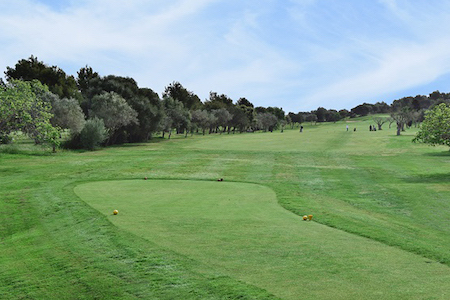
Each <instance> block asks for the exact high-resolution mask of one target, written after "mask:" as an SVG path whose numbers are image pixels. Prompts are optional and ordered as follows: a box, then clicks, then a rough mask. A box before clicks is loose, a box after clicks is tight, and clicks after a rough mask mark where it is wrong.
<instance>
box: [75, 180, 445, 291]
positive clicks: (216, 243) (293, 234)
mask: <svg viewBox="0 0 450 300" xmlns="http://www.w3.org/2000/svg"><path fill="white" fill-rule="evenodd" d="M75 191H76V193H77V194H78V195H80V197H81V198H82V199H84V200H85V201H86V202H87V203H89V204H90V205H92V206H93V207H95V208H96V209H98V210H99V211H100V212H102V214H104V215H105V216H108V218H109V219H110V220H111V222H112V223H113V224H115V225H117V226H118V227H119V228H124V229H126V230H127V231H129V232H132V233H134V234H137V235H138V236H142V237H144V238H146V239H148V240H151V241H154V242H155V243H157V244H159V245H162V246H164V247H165V248H169V249H173V250H174V251H176V252H178V253H182V254H184V255H186V256H187V257H189V258H192V259H194V260H195V261H196V262H198V264H197V267H196V269H198V270H201V271H202V272H206V273H209V272H211V271H213V272H217V273H224V274H226V275H228V276H231V277H233V278H238V279H240V280H242V281H245V282H248V283H251V284H253V285H256V286H259V287H261V288H264V289H267V290H268V291H269V292H271V293H273V294H275V295H277V296H279V297H281V298H283V299H298V298H299V295H307V296H308V298H311V299H379V298H384V299H425V298H431V297H440V296H441V295H445V294H447V295H448V294H449V293H450V287H449V286H448V284H447V283H448V282H449V280H450V269H449V268H448V267H446V266H444V265H441V264H436V263H427V261H428V260H427V259H425V258H422V257H420V256H417V255H413V254H411V253H409V252H406V251H402V250H399V249H396V248H394V247H389V246H386V245H384V244H382V243H378V242H374V241H372V240H370V239H365V238H361V237H358V236H355V235H353V234H349V233H345V232H343V231H340V230H336V229H332V228H329V227H326V226H323V225H320V224H318V223H316V222H303V221H301V218H300V216H297V215H295V214H292V213H291V212H289V211H287V210H285V209H283V208H282V207H281V206H279V205H278V203H277V201H276V197H275V193H274V192H273V191H272V190H270V189H269V188H267V187H264V186H261V185H255V184H243V183H236V182H215V181H193V180H184V181H179V180H150V181H144V180H142V179H141V180H125V181H99V182H92V183H87V184H82V185H79V186H77V187H76V189H75ZM114 208H118V209H119V211H120V212H119V215H118V216H114V215H112V214H111V212H112V210H113V209H114ZM417 270H421V271H420V272H417ZM331 291H332V293H331Z"/></svg>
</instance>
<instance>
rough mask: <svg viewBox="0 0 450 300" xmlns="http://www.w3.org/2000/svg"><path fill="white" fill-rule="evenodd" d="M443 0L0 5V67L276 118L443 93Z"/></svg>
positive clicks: (446, 52) (19, 0)
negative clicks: (109, 81) (91, 77)
mask: <svg viewBox="0 0 450 300" xmlns="http://www.w3.org/2000/svg"><path fill="white" fill-rule="evenodd" d="M448 24H450V1H445V0H415V1H409V0H339V1H338V0H246V1H242V0H173V1H170V0H127V1H119V0H78V1H77V0H73V1H64V0H61V1H56V0H55V1H52V0H15V1H5V0H0V28H1V30H0V45H1V46H0V68H3V71H4V70H6V66H14V65H15V64H16V63H17V61H18V60H20V59H23V58H28V57H29V56H30V55H34V56H36V57H38V59H39V60H41V61H44V62H45V63H47V64H49V65H57V66H58V67H60V68H62V69H63V70H64V71H65V72H66V73H68V74H70V75H75V76H76V72H77V71H78V70H79V69H80V68H81V67H84V66H85V65H89V66H91V67H92V68H93V69H94V70H95V71H97V72H98V73H99V74H100V75H102V76H106V75H110V74H113V75H119V76H128V77H132V78H134V79H135V80H136V81H137V82H138V84H139V86H140V87H148V88H151V89H153V90H154V91H155V92H157V93H159V94H160V95H161V93H162V92H163V91H164V88H165V86H167V85H168V84H170V83H171V82H173V81H179V82H180V83H181V84H182V85H183V86H184V87H185V88H187V89H188V90H191V91H193V92H194V93H196V94H197V95H198V96H199V97H200V98H201V99H202V100H205V99H206V98H208V96H209V92H210V91H214V92H217V93H219V94H222V93H223V94H226V95H228V96H229V97H230V98H232V99H233V100H235V101H236V100H238V99H239V98H240V97H246V98H247V99H248V100H250V101H251V102H252V103H253V104H255V105H256V106H265V107H267V106H277V107H282V108H283V109H284V110H285V111H286V112H289V111H292V112H298V111H309V110H313V109H317V108H318V107H319V106H322V107H325V108H327V109H338V110H339V109H343V108H346V109H351V108H352V107H355V106H356V105H358V104H361V103H363V102H368V103H375V102H378V101H385V102H387V103H389V104H390V103H391V102H392V100H395V99H398V98H401V97H404V96H415V95H417V94H423V95H428V94H429V93H431V92H433V91H435V90H440V91H441V92H449V91H450V89H449V88H448V85H449V82H450V81H449V80H450V30H448Z"/></svg>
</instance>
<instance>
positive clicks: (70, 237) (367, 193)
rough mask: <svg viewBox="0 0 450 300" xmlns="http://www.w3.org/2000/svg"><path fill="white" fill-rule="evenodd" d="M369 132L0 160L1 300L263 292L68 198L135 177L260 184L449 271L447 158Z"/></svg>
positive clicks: (300, 208) (328, 130)
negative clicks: (82, 187) (209, 271)
mask: <svg viewBox="0 0 450 300" xmlns="http://www.w3.org/2000/svg"><path fill="white" fill-rule="evenodd" d="M368 125H369V123H368V122H366V123H351V124H350V127H351V128H352V127H353V126H357V127H358V130H357V131H356V132H345V124H342V123H341V124H336V125H334V124H323V125H320V126H316V127H310V126H305V131H304V132H303V133H302V134H300V133H298V132H297V131H285V133H283V134H280V133H279V132H276V133H272V134H245V135H234V136H206V137H194V138H193V139H187V140H185V139H180V140H176V139H175V140H171V141H169V142H166V143H152V144H146V145H136V146H128V147H117V148H110V149H107V150H103V151H97V152H93V153H59V154H57V155H52V156H41V155H21V154H18V155H6V154H0V176H1V177H0V180H1V187H2V189H1V190H0V199H1V200H2V201H0V209H1V211H2V214H1V215H0V226H1V230H0V253H2V254H3V253H7V254H6V255H2V256H0V264H1V266H2V268H1V269H0V296H1V297H3V298H11V299H15V298H20V296H23V297H25V296H26V295H28V296H30V297H31V298H33V297H34V298H61V296H66V298H70V297H67V296H68V295H78V296H82V295H84V296H86V298H93V297H97V298H102V297H103V298H112V297H114V296H116V297H118V298H127V297H129V298H133V297H147V298H148V297H160V298H173V296H174V295H182V297H183V298H208V297H211V298H226V297H231V298H232V297H233V295H234V296H236V295H240V294H246V295H252V293H253V295H258V296H261V295H263V293H262V292H261V291H259V290H258V289H254V288H252V287H249V286H245V285H238V284H237V283H236V282H235V281H234V280H232V279H229V278H224V277H204V276H203V275H199V274H197V273H196V272H192V271H190V270H191V269H192V268H193V267H194V266H195V265H196V262H193V261H191V260H189V259H185V258H183V257H180V256H178V255H176V254H174V253H172V252H170V251H166V250H164V249H161V248H159V247H157V246H155V245H153V244H151V243H149V242H147V241H144V240H141V239H139V238H136V237H133V236H130V235H128V234H126V233H124V232H122V231H120V230H117V228H115V227H113V226H111V224H110V223H109V222H108V220H107V218H105V217H104V216H102V215H100V214H99V213H98V212H96V211H95V210H93V209H91V208H90V207H88V206H87V205H86V204H85V203H83V202H81V201H80V200H79V199H78V198H77V197H76V196H75V195H74V194H73V192H72V189H73V187H74V186H75V184H77V183H81V182H86V181H93V180H110V179H129V178H142V177H143V176H149V177H153V178H170V179H215V178H218V177H224V178H226V180H227V181H228V180H234V181H241V182H254V183H260V184H263V185H266V186H268V187H271V188H272V189H273V190H274V191H275V192H276V195H277V198H278V201H279V203H280V204H282V205H283V206H284V207H286V208H288V209H289V210H292V211H293V212H295V213H298V214H304V213H310V212H312V213H313V214H314V215H315V219H316V220H317V221H319V222H321V223H323V224H327V225H330V226H333V227H338V228H342V229H345V230H346V231H349V232H355V233H358V234H359V235H363V236H367V237H371V238H373V239H376V240H379V241H383V242H384V243H386V244H389V245H395V246H397V247H399V248H402V249H405V250H408V251H413V252H415V253H419V254H421V255H423V256H424V257H428V258H430V261H431V260H433V261H440V262H443V263H445V264H447V265H448V264H449V253H448V251H445V250H446V249H448V248H449V247H448V246H449V243H450V242H449V239H450V238H449V236H450V235H449V234H448V230H449V229H448V228H449V226H448V224H449V219H448V218H449V217H448V214H447V212H448V201H447V200H446V199H448V198H449V197H448V196H449V193H450V188H449V186H448V183H447V182H448V181H447V179H448V171H447V170H448V162H449V156H448V151H447V149H445V148H429V147H427V146H422V145H411V144H410V140H411V136H403V137H395V136H394V133H395V131H394V129H392V130H390V131H388V130H384V131H377V132H368V130H367V129H366V128H368ZM385 127H386V126H385ZM349 272H351V270H350V271H349ZM61 278H63V279H64V280H61ZM231 287H234V289H232V288H231ZM330 293H331V294H332V291H331V292H330ZM250 297H251V296H250ZM63 298H64V297H63ZM79 298H81V297H79ZM437 298H439V297H437ZM441 298H443V299H445V296H442V297H441Z"/></svg>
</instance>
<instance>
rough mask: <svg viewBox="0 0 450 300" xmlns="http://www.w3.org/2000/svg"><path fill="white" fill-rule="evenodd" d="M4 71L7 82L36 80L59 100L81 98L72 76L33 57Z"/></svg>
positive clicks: (20, 61) (22, 60)
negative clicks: (11, 80)
mask: <svg viewBox="0 0 450 300" xmlns="http://www.w3.org/2000/svg"><path fill="white" fill-rule="evenodd" d="M6 69H7V70H6V72H5V75H6V79H7V80H10V79H19V80H24V81H31V80H33V79H37V80H39V81H40V82H41V83H42V84H45V85H47V86H48V88H49V90H50V91H51V92H52V93H54V94H57V95H58V96H59V97H61V98H75V99H80V98H81V95H80V93H79V92H78V88H77V83H76V81H75V78H74V77H73V76H68V75H67V74H66V73H65V72H64V71H63V70H62V69H60V68H58V67H57V66H48V65H46V64H45V63H44V62H42V61H39V60H38V58H37V57H34V56H33V55H31V56H30V58H28V59H27V60H26V59H21V60H19V62H18V63H17V64H16V65H15V67H14V68H11V67H7V68H6Z"/></svg>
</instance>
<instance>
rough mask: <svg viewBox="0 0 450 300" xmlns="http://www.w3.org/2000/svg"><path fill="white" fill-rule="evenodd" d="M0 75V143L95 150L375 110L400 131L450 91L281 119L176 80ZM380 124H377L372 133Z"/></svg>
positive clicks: (54, 72) (26, 71) (34, 65)
mask: <svg viewBox="0 0 450 300" xmlns="http://www.w3.org/2000/svg"><path fill="white" fill-rule="evenodd" d="M5 76H6V82H4V81H3V80H1V81H0V110H1V111H0V112H1V116H2V117H1V120H0V143H8V142H10V141H11V138H10V134H11V133H12V132H14V131H16V130H21V131H22V132H24V133H25V134H28V135H29V136H30V137H31V138H33V139H34V140H35V142H36V143H42V142H48V143H50V144H52V145H53V147H54V148H56V147H58V146H59V143H60V142H59V139H58V136H59V135H60V133H61V131H67V132H69V138H68V140H67V141H65V142H64V144H63V146H65V147H68V148H86V149H94V148H95V147H97V146H99V145H113V144H121V143H126V142H145V141H148V140H149V139H151V138H152V136H153V135H155V133H162V136H163V137H164V136H166V135H167V136H168V137H169V138H170V137H171V135H172V134H173V133H175V134H185V135H188V134H194V133H199V134H207V133H208V134H212V133H235V132H240V133H242V132H253V131H258V130H262V131H273V130H275V129H281V130H283V129H284V127H285V126H291V127H292V128H293V127H294V126H299V125H300V124H302V123H304V122H311V123H317V122H336V121H339V120H342V119H345V118H353V117H357V116H365V115H369V114H378V113H389V114H391V117H392V118H393V120H394V121H395V122H396V123H397V127H398V128H400V130H402V129H404V126H405V125H406V126H408V125H409V126H410V123H411V122H420V121H421V120H423V117H424V111H425V110H427V109H428V108H430V107H432V106H434V105H437V104H439V103H443V102H445V103H446V102H449V99H450V94H443V93H440V92H439V91H436V92H433V93H431V94H430V95H429V96H416V97H405V98H402V99H398V100H394V101H393V103H392V104H391V105H388V104H386V103H385V102H380V103H376V104H367V103H363V104H361V105H358V106H356V107H354V108H352V109H351V110H350V111H348V110H346V109H342V110H339V111H337V110H334V109H325V108H323V107H319V108H318V109H316V110H313V111H310V112H298V113H293V112H289V113H288V114H286V113H285V112H284V111H283V109H282V108H279V107H255V106H254V105H253V103H251V102H250V101H249V100H247V99H246V98H244V97H242V98H240V99H238V100H237V101H233V100H232V99H230V98H229V97H228V96H227V95H225V94H219V93H216V92H210V94H209V98H208V99H206V100H205V101H201V99H200V98H199V97H198V96H197V95H196V94H195V93H194V92H192V91H189V90H187V89H186V88H185V87H183V85H182V84H181V83H179V82H176V81H175V82H172V83H170V84H169V85H168V86H166V88H165V90H164V92H163V93H162V95H161V97H160V96H159V95H158V93H156V92H154V91H153V90H152V89H150V88H141V87H139V86H138V84H137V82H136V81H135V80H134V79H132V78H129V77H120V76H115V75H108V76H100V75H99V74H98V73H97V72H95V71H94V70H93V69H92V68H91V67H89V66H85V67H83V68H81V69H80V70H79V71H78V72H77V77H74V76H71V75H67V74H66V73H65V72H64V71H63V70H62V69H60V68H58V67H57V66H49V65H47V64H45V63H44V62H42V61H39V60H38V59H37V57H34V56H31V57H30V58H28V59H22V60H19V61H18V63H17V64H16V65H15V66H14V67H7V70H6V71H5ZM374 120H375V119H374ZM386 121H387V120H386V119H381V120H378V121H376V122H377V125H378V126H379V129H381V125H382V124H383V123H384V122H386Z"/></svg>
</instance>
